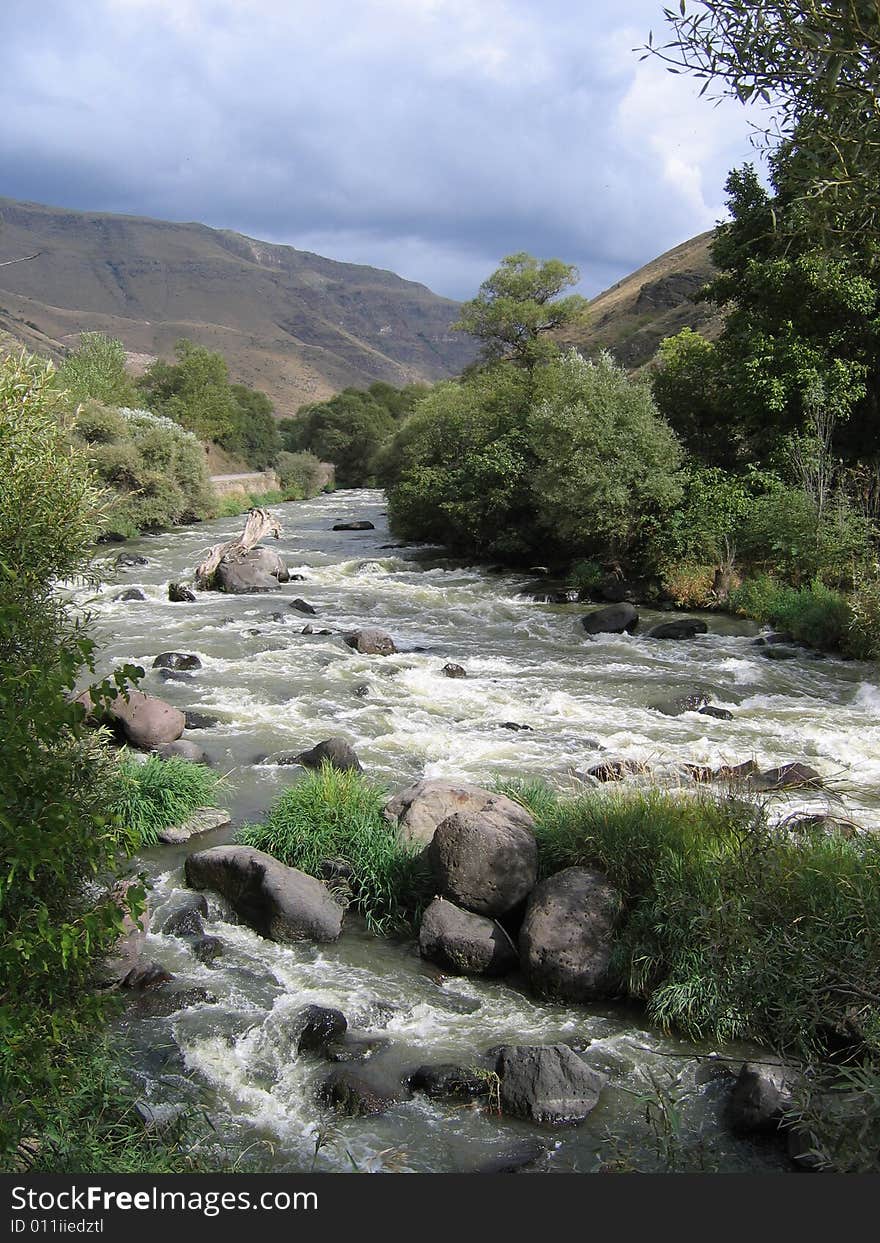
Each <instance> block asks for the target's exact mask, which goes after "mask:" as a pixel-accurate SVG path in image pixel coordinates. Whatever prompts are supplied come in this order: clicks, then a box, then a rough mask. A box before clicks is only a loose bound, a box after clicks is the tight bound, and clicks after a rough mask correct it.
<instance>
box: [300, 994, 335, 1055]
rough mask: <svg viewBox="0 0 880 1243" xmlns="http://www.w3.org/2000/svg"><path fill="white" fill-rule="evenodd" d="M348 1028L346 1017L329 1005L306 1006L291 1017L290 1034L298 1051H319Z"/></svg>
mask: <svg viewBox="0 0 880 1243" xmlns="http://www.w3.org/2000/svg"><path fill="white" fill-rule="evenodd" d="M347 1030H348V1019H347V1018H346V1017H345V1015H344V1014H343V1013H342V1011H341V1010H334V1009H333V1008H332V1007H331V1006H314V1005H313V1006H306V1007H305V1008H304V1009H303V1010H300V1011H298V1012H297V1013H296V1014H295V1015H294V1018H293V1023H292V1034H293V1037H294V1040H295V1042H296V1048H297V1050H298V1051H299V1052H300V1053H321V1052H323V1050H324V1049H325V1048H326V1046H327V1045H328V1044H329V1043H330V1042H331V1041H334V1040H339V1039H340V1038H341V1037H342V1036H344V1035H345V1033H346V1031H347Z"/></svg>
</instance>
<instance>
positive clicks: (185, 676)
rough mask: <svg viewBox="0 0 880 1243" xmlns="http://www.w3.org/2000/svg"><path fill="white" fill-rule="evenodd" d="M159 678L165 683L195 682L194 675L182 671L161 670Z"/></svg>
mask: <svg viewBox="0 0 880 1243" xmlns="http://www.w3.org/2000/svg"><path fill="white" fill-rule="evenodd" d="M157 672H158V675H159V677H160V678H161V680H162V681H163V682H195V680H196V677H195V674H194V673H184V672H183V671H182V670H180V669H159V670H157Z"/></svg>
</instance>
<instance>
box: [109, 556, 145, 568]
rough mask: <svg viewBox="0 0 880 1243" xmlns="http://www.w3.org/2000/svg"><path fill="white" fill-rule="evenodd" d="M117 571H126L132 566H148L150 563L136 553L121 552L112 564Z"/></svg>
mask: <svg viewBox="0 0 880 1243" xmlns="http://www.w3.org/2000/svg"><path fill="white" fill-rule="evenodd" d="M113 564H114V565H115V566H116V568H117V570H126V569H128V568H129V566H132V565H149V564H150V562H149V560H148V559H147V558H146V557H142V556H141V555H140V553H136V552H121V553H120V554H119V556H118V557H117V558H116V560H115V561H114V562H113Z"/></svg>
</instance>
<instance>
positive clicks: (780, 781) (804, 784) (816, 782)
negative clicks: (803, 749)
mask: <svg viewBox="0 0 880 1243" xmlns="http://www.w3.org/2000/svg"><path fill="white" fill-rule="evenodd" d="M753 784H754V785H755V787H756V788H757V789H759V790H800V789H812V790H815V789H818V788H819V787H820V786H821V785H822V777H821V774H820V773H817V772H816V770H815V768H810V766H809V764H800V763H794V764H783V765H781V767H779V768H768V769H767V771H766V772H763V773H760V774H759V775H758V776H757V777H755V778H753Z"/></svg>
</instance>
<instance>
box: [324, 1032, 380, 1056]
mask: <svg viewBox="0 0 880 1243" xmlns="http://www.w3.org/2000/svg"><path fill="white" fill-rule="evenodd" d="M390 1047H391V1041H390V1040H389V1039H388V1037H387V1036H354V1035H352V1033H351V1032H350V1031H349V1032H346V1034H345V1035H344V1036H343V1037H342V1039H341V1040H332V1041H331V1042H330V1043H329V1044H327V1045H325V1046H324V1050H323V1057H324V1058H325V1060H326V1061H328V1062H343V1063H344V1062H366V1061H367V1060H368V1059H369V1058H371V1057H373V1056H374V1054H376V1053H381V1052H382V1051H383V1050H384V1049H389V1048H390Z"/></svg>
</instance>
